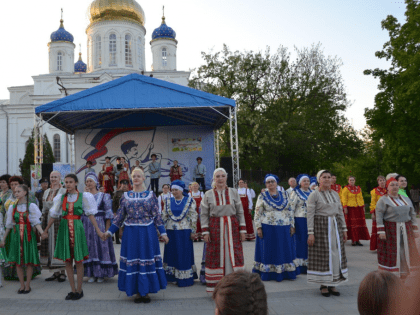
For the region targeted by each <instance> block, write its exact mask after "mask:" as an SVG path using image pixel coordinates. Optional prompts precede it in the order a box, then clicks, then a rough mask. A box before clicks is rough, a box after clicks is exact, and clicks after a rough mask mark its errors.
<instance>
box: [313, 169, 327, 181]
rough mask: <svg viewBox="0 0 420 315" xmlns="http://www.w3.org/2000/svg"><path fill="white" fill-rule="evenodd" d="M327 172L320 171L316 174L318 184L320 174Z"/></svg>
mask: <svg viewBox="0 0 420 315" xmlns="http://www.w3.org/2000/svg"><path fill="white" fill-rule="evenodd" d="M324 172H327V170H320V171H319V172H318V173H317V174H316V180H317V182H318V183H319V179H320V178H321V175H322V173H324Z"/></svg>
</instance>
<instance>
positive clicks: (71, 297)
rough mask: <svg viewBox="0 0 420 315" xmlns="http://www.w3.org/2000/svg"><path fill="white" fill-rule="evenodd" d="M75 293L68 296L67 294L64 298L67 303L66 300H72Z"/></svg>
mask: <svg viewBox="0 0 420 315" xmlns="http://www.w3.org/2000/svg"><path fill="white" fill-rule="evenodd" d="M75 294H76V293H74V292H70V293H69V294H67V296H66V300H67V301H68V300H73V296H74V295H75Z"/></svg>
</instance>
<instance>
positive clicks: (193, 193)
mask: <svg viewBox="0 0 420 315" xmlns="http://www.w3.org/2000/svg"><path fill="white" fill-rule="evenodd" d="M188 196H190V197H198V196H200V197H201V198H204V193H203V192H202V191H197V192H193V191H190V192H189V193H188Z"/></svg>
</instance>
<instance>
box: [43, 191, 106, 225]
mask: <svg viewBox="0 0 420 315" xmlns="http://www.w3.org/2000/svg"><path fill="white" fill-rule="evenodd" d="M78 196H79V193H78V192H77V193H75V194H68V195H67V202H76V200H77V198H78ZM62 197H63V195H61V194H58V195H57V196H56V197H55V198H54V205H53V206H52V208H51V209H50V217H51V218H54V219H58V218H59V217H61V215H62V213H63V207H62V205H63V201H62V199H63V198H62ZM82 201H83V212H84V214H85V215H87V216H89V215H95V214H96V213H98V206H97V204H96V200H95V197H93V195H92V194H91V193H90V192H84V193H83V200H82Z"/></svg>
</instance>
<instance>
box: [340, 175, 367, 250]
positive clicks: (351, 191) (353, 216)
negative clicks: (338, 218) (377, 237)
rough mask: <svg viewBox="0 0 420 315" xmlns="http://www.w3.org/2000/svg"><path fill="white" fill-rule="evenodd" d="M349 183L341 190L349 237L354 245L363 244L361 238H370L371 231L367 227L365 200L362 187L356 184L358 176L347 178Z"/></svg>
mask: <svg viewBox="0 0 420 315" xmlns="http://www.w3.org/2000/svg"><path fill="white" fill-rule="evenodd" d="M347 180H348V183H349V184H348V185H346V186H344V188H343V190H342V191H341V202H342V203H343V208H344V213H345V214H346V225H347V229H348V239H349V240H352V244H351V245H352V246H356V245H357V246H363V244H362V243H360V240H367V241H368V240H370V236H369V231H368V229H367V227H366V219H365V202H364V200H363V195H362V189H361V188H360V186H356V185H355V184H356V177H354V176H349V177H348V178H347Z"/></svg>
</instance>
